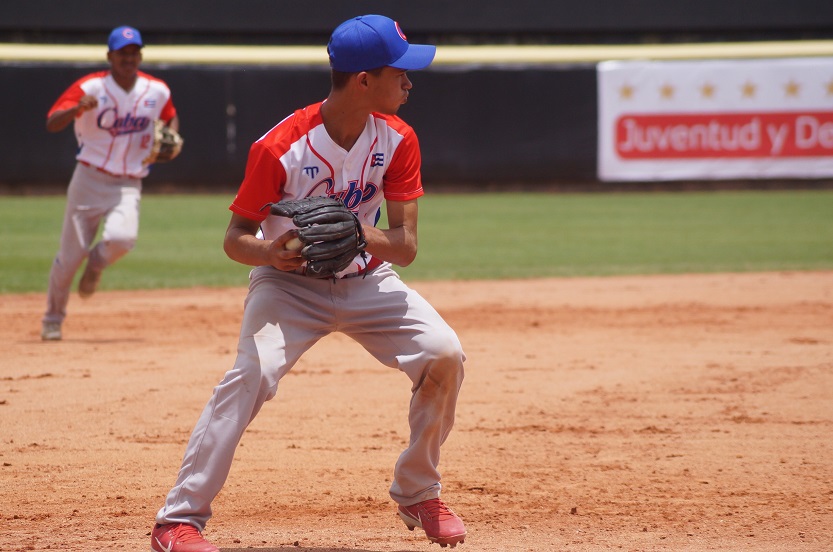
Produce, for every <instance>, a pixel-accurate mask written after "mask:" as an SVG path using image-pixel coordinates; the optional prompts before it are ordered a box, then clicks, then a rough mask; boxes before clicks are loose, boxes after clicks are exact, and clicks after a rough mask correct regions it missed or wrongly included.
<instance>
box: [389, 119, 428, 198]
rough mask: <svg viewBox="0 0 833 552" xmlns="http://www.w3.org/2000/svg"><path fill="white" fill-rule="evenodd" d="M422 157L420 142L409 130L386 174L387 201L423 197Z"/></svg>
mask: <svg viewBox="0 0 833 552" xmlns="http://www.w3.org/2000/svg"><path fill="white" fill-rule="evenodd" d="M421 165H422V155H421V154H420V151H419V140H417V136H416V133H415V132H414V131H413V130H412V129H408V130H407V131H406V132H405V134H404V136H403V138H402V142H401V143H400V144H399V146H398V147H397V148H396V151H395V152H394V154H393V159H391V162H390V166H389V167H388V170H387V171H386V172H385V181H384V187H383V190H384V193H385V199H390V200H391V201H408V200H411V199H416V198H418V197H420V196H422V195H423V194H424V193H425V192H424V191H423V189H422V173H421V171H420V166H421Z"/></svg>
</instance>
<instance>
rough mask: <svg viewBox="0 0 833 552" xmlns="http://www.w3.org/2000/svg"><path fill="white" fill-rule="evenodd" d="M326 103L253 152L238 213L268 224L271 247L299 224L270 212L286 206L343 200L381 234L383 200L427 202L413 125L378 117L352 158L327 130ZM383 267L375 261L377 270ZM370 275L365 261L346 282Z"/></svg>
mask: <svg viewBox="0 0 833 552" xmlns="http://www.w3.org/2000/svg"><path fill="white" fill-rule="evenodd" d="M322 103H323V102H319V103H317V104H313V105H310V106H308V107H306V108H304V109H299V110H298V111H296V112H295V113H293V114H292V115H290V116H289V117H287V118H286V119H284V120H283V121H281V122H280V123H278V125H277V126H275V127H274V128H272V129H271V130H270V131H269V132H267V133H266V134H265V135H264V136H262V137H261V138H260V139H259V140H257V141H256V142H255V143H254V144H253V145H252V147H251V149H250V151H249V159H248V163H247V166H246V175H245V178H244V180H243V183H242V184H241V186H240V190H239V191H238V193H237V197H235V199H234V202H233V203H232V204H231V206H230V209H231V210H232V211H233V212H235V213H237V214H239V215H241V216H244V217H246V218H249V219H252V220H256V221H260V222H261V231H262V233H263V238H264V239H267V240H274V239H275V238H277V237H278V236H280V235H281V234H283V233H285V232H286V231H288V230H291V229H293V228H294V227H295V226H294V224H293V222H292V220H291V219H288V218H286V217H278V216H273V215H270V214H269V210H268V209H263V207H264V205H266V204H267V203H275V202H278V201H280V200H281V199H301V198H305V197H312V196H329V197H334V198H338V199H341V200H342V201H343V202H344V204H345V205H346V206H347V208H348V209H350V210H351V211H353V212H354V213H355V214H356V215H357V216H358V218H359V221H360V222H361V223H362V224H367V225H370V226H375V225H376V223H377V222H378V220H379V216H380V214H381V205H382V201H383V200H385V199H390V200H393V201H408V200H411V199H415V198H417V197H420V196H421V195H423V189H422V176H421V173H420V164H421V155H420V151H419V142H418V141H417V137H416V133H414V131H413V129H412V128H411V127H410V126H409V125H408V124H407V123H405V122H404V121H403V120H402V119H400V118H399V117H396V116H394V115H382V114H378V113H373V114H371V115H370V116H369V117H368V119H367V124H366V125H365V128H364V131H363V132H362V134H361V136H359V139H358V140H357V141H356V143H355V145H353V147H352V148H351V149H350V151H346V150H344V149H343V148H342V147H341V146H339V145H338V144H336V143H335V142H333V140H332V139H331V138H330V136H329V135H328V134H327V131H326V129H325V128H324V122H323V120H322V118H321V105H322ZM379 264H380V261H379V260H378V259H372V258H370V255H369V254H368V266H369V267H371V268H372V267H375V266H378V265H379ZM363 268H364V262H363V261H362V260H361V258H360V257H357V258H356V260H355V261H354V262H353V263H352V264H351V265H350V266H349V267H348V268H346V269H345V270H344V271H342V272H340V273H339V274H338V276H339V277H344V276H348V275H350V274H354V273H356V272H357V271H359V270H361V269H363Z"/></svg>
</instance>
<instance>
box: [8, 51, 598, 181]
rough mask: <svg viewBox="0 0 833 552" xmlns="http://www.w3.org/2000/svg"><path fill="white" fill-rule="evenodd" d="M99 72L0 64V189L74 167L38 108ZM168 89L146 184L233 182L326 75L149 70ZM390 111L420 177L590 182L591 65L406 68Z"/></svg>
mask: <svg viewBox="0 0 833 552" xmlns="http://www.w3.org/2000/svg"><path fill="white" fill-rule="evenodd" d="M97 68H99V67H96V66H81V67H67V66H63V65H52V64H46V65H39V64H37V65H34V64H33V65H11V66H9V65H7V66H2V65H0V75H2V78H3V80H6V79H8V82H16V83H19V84H18V85H17V86H14V87H0V105H6V106H13V114H10V115H11V116H10V117H8V118H7V119H6V121H5V123H4V125H5V127H6V129H5V131H4V133H3V138H0V140H2V142H4V143H5V145H4V147H2V148H0V184H2V185H4V186H6V187H12V188H19V187H31V186H32V185H37V183H44V185H52V186H54V185H55V184H56V183H59V184H61V183H63V184H65V181H66V180H68V178H69V175H70V173H71V170H72V167H73V165H74V154H75V138H74V136H73V133H72V130H71V128H67V129H66V130H64V131H62V132H61V133H59V134H50V133H48V132H46V130H45V121H46V112H47V111H48V110H49V108H50V107H51V105H52V103H53V102H54V101H55V100H56V99H57V97H58V95H59V94H60V93H61V92H62V91H63V90H64V88H66V87H67V86H68V85H69V84H70V83H72V82H73V81H74V80H75V79H77V78H78V77H80V76H82V75H84V74H86V73H88V72H90V71H92V70H94V69H97ZM143 68H144V69H145V70H146V71H148V72H150V73H151V74H154V75H156V76H158V77H160V78H162V79H163V80H165V81H166V82H167V83H168V84H169V86H170V87H171V89H172V91H173V97H174V103H175V104H176V106H177V109H178V111H179V114H180V118H181V132H182V135H183V137H184V138H185V146H184V148H183V153H182V154H181V155H180V157H179V158H177V159H176V160H175V161H174V162H172V163H170V164H167V165H157V166H155V167H154V168H153V172H152V174H151V176H149V177H148V179H147V181H146V184H147V185H148V186H151V187H153V186H154V185H157V186H162V185H166V184H168V183H175V184H178V185H185V186H192V187H196V188H206V187H207V188H216V187H233V188H236V186H237V185H238V184H239V182H240V180H241V178H242V176H243V171H244V169H245V163H246V156H247V154H248V149H249V146H250V145H251V143H252V142H253V141H255V140H256V139H257V138H259V137H260V136H262V135H263V134H264V133H265V132H266V131H267V130H269V129H270V128H271V127H272V126H274V125H275V124H277V123H278V122H279V121H280V120H281V119H283V118H284V117H285V116H287V115H288V114H289V113H291V112H292V111H293V110H294V109H296V108H299V107H303V106H304V105H307V104H309V103H313V102H316V101H319V100H322V99H324V97H326V94H327V92H328V91H329V72H328V71H326V70H322V69H281V68H274V67H272V68H262V67H207V68H206V67H153V66H150V65H146V66H144V67H143ZM411 80H412V81H413V83H414V89H413V90H412V91H411V99H410V101H409V103H408V104H406V105H405V106H404V107H403V108H402V109H401V110H400V115H401V116H402V117H403V118H404V119H405V120H406V121H408V122H409V123H410V124H411V125H412V126H413V127H414V128H415V129H416V131H417V134H418V136H419V138H420V144H421V146H422V152H423V173H424V177H425V179H426V181H428V182H433V183H435V184H437V185H440V184H452V185H453V184H458V185H466V186H468V185H482V186H500V185H503V184H507V185H508V184H517V183H521V184H524V183H532V184H535V183H536V182H539V181H540V182H553V181H557V180H579V181H582V180H584V181H586V180H593V179H595V172H596V125H595V121H596V102H595V97H596V74H595V68H594V67H593V66H587V67H573V68H571V69H561V70H556V69H550V70H544V69H541V70H530V69H527V70H520V69H519V70H500V69H460V70H448V69H444V70H426V71H418V72H414V73H412V74H411Z"/></svg>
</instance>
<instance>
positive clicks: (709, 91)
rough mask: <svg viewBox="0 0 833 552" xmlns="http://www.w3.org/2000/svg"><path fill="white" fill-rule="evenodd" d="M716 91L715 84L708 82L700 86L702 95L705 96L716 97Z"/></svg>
mask: <svg viewBox="0 0 833 552" xmlns="http://www.w3.org/2000/svg"><path fill="white" fill-rule="evenodd" d="M714 91H715V88H714V85H712V84H710V83H708V82H707V83H706V84H704V85H703V86H701V87H700V95H702V96H703V97H704V98H713V97H714Z"/></svg>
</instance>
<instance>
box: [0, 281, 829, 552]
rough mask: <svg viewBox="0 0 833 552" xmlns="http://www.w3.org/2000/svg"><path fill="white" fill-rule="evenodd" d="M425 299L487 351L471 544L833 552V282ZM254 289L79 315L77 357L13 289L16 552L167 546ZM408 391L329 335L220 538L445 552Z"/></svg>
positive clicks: (533, 285)
mask: <svg viewBox="0 0 833 552" xmlns="http://www.w3.org/2000/svg"><path fill="white" fill-rule="evenodd" d="M105 277H106V275H105ZM414 287H416V288H417V289H418V290H420V291H421V292H422V293H423V294H424V295H425V296H426V297H427V298H428V299H429V300H430V301H432V302H433V303H434V305H435V306H436V307H437V308H438V310H440V312H441V313H443V314H444V315H445V317H446V318H447V319H448V321H449V322H450V323H451V324H452V326H453V327H455V328H456V329H457V331H458V332H459V334H460V337H461V340H462V341H463V344H464V347H465V349H466V352H467V354H468V362H467V364H466V370H467V372H466V381H465V383H464V384H463V391H462V394H461V396H460V402H459V408H458V417H457V425H456V426H455V429H454V431H453V432H452V434H451V437H450V438H449V440H448V442H447V443H446V445H445V447H444V448H443V458H442V464H441V470H442V471H443V485H444V491H443V498H444V499H445V500H446V501H447V502H448V503H449V505H450V506H451V507H452V508H454V509H455V510H456V511H457V512H458V513H459V514H460V515H461V516H462V517H463V519H464V520H465V522H466V524H467V526H468V530H469V534H468V538H467V540H466V542H465V543H464V544H462V545H460V546H459V547H458V548H457V550H462V551H463V552H466V551H469V552H475V551H486V552H492V551H493V552H498V551H500V552H503V551H541V550H574V551H579V550H589V551H596V550H634V551H638V550H646V551H647V550H651V551H654V550H656V551H665V550H686V551H705V550H722V551H756V552H758V551H767V552H769V551H777V550H799V551H805V550H806V551H809V550H812V551H829V550H833V460H831V458H833V273H831V272H816V273H766V274H742V275H741V274H731V275H686V276H658V277H644V278H643V277H625V278H598V279H548V280H525V281H503V282H437V283H415V284H414ZM244 296H245V289H242V288H239V289H220V290H216V289H190V290H175V291H153V292H139V293H128V292H103V293H99V294H97V295H96V296H94V297H93V298H91V299H89V300H86V301H83V300H80V299H78V298H77V297H73V299H72V301H71V303H70V317H69V318H68V319H67V322H66V324H65V326H64V336H65V339H64V341H62V342H58V343H43V342H41V340H40V335H39V326H40V316H41V312H42V310H43V307H44V304H45V298H44V295H42V294H27V295H3V296H0V343H2V366H1V367H0V420H2V422H1V423H0V428H2V432H0V482H1V483H2V484H0V550H3V551H18V550H147V549H149V537H148V535H149V531H150V528H151V525H152V523H153V517H154V514H155V512H156V510H157V509H158V508H159V507H160V506H161V503H162V500H163V497H164V495H165V494H166V492H167V490H168V488H169V487H170V486H171V485H172V484H173V482H174V479H175V477H176V472H177V470H178V468H179V463H180V460H181V457H182V453H183V451H184V446H185V442H186V440H187V438H188V435H189V433H190V430H191V428H192V426H193V424H194V422H195V421H196V418H197V416H198V414H199V412H200V410H201V409H202V406H203V405H204V404H205V401H206V400H207V399H208V397H209V395H210V393H211V389H212V388H213V386H214V384H215V383H216V382H217V381H219V380H220V379H221V377H222V375H223V374H224V372H225V371H226V370H227V369H229V368H230V367H231V365H232V362H233V358H234V351H235V347H236V338H237V332H238V329H239V326H238V325H239V320H240V316H241V312H242V301H243V298H244ZM331 359H339V360H338V361H337V362H334V361H332V360H331ZM409 396H410V393H409V382H408V380H407V378H406V377H405V376H404V375H403V374H400V373H398V372H396V371H394V370H390V369H387V368H385V367H383V366H381V365H378V364H377V363H376V362H375V361H374V360H373V359H372V358H371V357H370V355H368V354H367V353H366V352H365V351H364V350H363V349H361V348H360V347H359V346H358V345H357V344H355V343H354V342H352V341H351V340H349V339H348V338H345V337H344V336H342V335H333V336H330V337H328V338H326V339H325V340H323V341H322V342H321V343H319V344H318V345H316V347H315V348H313V349H312V350H311V351H310V353H309V354H308V355H307V356H306V357H304V358H303V359H302V361H301V362H300V363H299V364H298V366H296V368H295V369H294V370H293V372H292V373H290V375H289V376H287V377H286V378H285V379H284V380H283V381H282V382H281V387H280V389H279V391H278V396H277V397H276V398H275V399H274V400H273V401H271V402H270V403H267V404H266V406H265V407H264V409H263V411H262V412H261V414H260V416H259V417H258V418H257V419H256V420H255V421H254V423H253V424H252V425H251V427H250V428H249V430H248V432H247V433H246V435H245V436H244V438H243V442H242V444H241V446H240V447H239V449H238V453H237V457H236V459H235V464H234V467H233V469H232V473H231V476H230V479H229V482H228V484H227V485H226V487H225V488H224V490H223V492H222V493H221V494H220V496H219V497H218V499H217V500H216V501H215V503H214V513H215V516H214V518H213V519H212V520H211V522H210V523H209V525H208V528H207V529H206V532H205V535H206V537H207V538H209V539H210V540H212V542H214V543H216V544H217V545H218V546H220V547H221V548H222V549H223V551H241V550H244V549H257V550H271V551H276V550H286V551H288V550H301V551H307V552H382V551H400V552H401V551H423V550H432V549H433V550H439V549H440V548H439V547H438V546H437V545H431V544H429V543H428V541H427V540H425V538H424V535H423V534H422V533H421V532H420V531H419V530H417V531H415V532H413V533H411V532H408V531H407V530H406V529H405V527H404V525H403V524H402V523H401V522H400V521H399V520H398V518H397V517H396V515H395V513H394V505H393V503H392V502H391V501H390V499H389V497H388V494H387V490H388V486H389V484H390V479H391V473H392V470H393V464H394V462H395V460H396V458H397V456H398V454H399V452H400V451H401V450H402V448H403V447H404V445H405V443H406V440H407V438H408V434H407V419H406V414H407V403H408V400H409ZM446 550H447V549H446Z"/></svg>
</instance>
